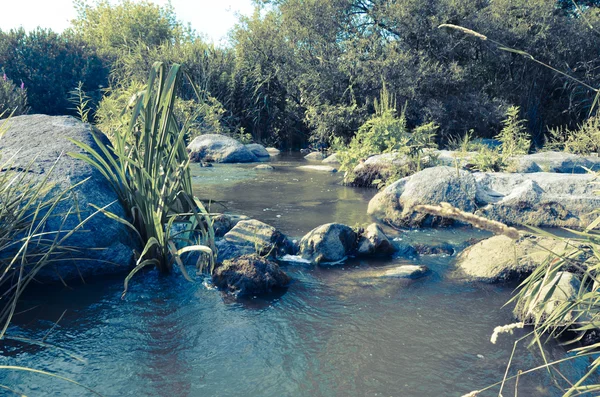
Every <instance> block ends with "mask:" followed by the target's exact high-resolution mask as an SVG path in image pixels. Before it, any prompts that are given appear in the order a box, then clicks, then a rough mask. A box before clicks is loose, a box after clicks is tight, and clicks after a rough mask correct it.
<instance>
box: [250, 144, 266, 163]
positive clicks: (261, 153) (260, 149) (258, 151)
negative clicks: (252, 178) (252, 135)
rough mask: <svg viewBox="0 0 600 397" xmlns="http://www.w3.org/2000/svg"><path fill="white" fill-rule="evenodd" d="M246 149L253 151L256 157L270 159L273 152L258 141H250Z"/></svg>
mask: <svg viewBox="0 0 600 397" xmlns="http://www.w3.org/2000/svg"><path fill="white" fill-rule="evenodd" d="M246 149H248V150H249V151H251V152H252V154H254V155H255V156H256V157H258V158H259V159H261V160H265V159H269V157H271V154H270V153H269V152H268V151H267V149H265V147H264V146H263V145H261V144H258V143H249V144H247V145H246Z"/></svg>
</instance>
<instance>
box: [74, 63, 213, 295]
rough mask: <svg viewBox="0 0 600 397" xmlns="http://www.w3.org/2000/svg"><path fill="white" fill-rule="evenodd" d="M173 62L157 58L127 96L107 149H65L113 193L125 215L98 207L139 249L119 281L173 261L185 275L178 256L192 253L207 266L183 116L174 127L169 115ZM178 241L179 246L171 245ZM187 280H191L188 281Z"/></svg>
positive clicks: (204, 225) (206, 226) (207, 236)
mask: <svg viewBox="0 0 600 397" xmlns="http://www.w3.org/2000/svg"><path fill="white" fill-rule="evenodd" d="M180 75H181V72H180V65H177V64H175V65H173V66H172V67H171V69H170V70H169V72H168V73H167V72H166V67H165V65H164V64H162V63H160V62H157V63H155V64H154V65H153V67H152V70H151V71H150V74H149V77H148V82H147V84H146V87H145V88H144V89H143V90H142V91H140V92H138V93H137V94H136V95H134V96H133V97H132V98H131V101H130V106H129V107H128V109H125V111H124V113H127V112H129V116H128V119H129V122H128V124H127V127H126V128H123V129H121V130H119V131H117V133H116V134H115V136H114V138H113V144H112V146H107V145H106V144H104V143H103V142H102V141H100V140H99V139H96V143H97V145H98V147H99V148H100V150H99V151H96V150H94V149H92V148H91V147H89V146H87V145H85V144H83V143H81V142H74V143H75V144H76V145H78V146H79V147H80V148H82V149H83V150H84V151H86V152H87V155H86V154H77V153H71V155H72V156H73V157H76V158H79V159H81V160H83V161H86V162H87V163H89V164H90V165H92V166H93V167H95V168H96V169H98V170H99V171H100V172H101V173H102V175H103V176H104V177H105V178H106V180H107V181H108V182H109V183H110V184H111V186H112V187H113V189H114V191H115V192H116V193H117V195H118V197H119V200H120V201H121V203H122V204H123V206H124V207H125V209H126V210H127V212H128V214H129V217H130V218H129V219H121V218H119V217H117V216H116V215H114V214H113V213H110V212H108V211H105V210H102V212H103V213H104V214H105V215H106V216H108V217H109V218H112V219H115V220H117V221H118V222H121V223H123V224H125V225H127V226H128V227H130V228H131V229H132V230H133V231H134V232H135V234H136V236H137V238H138V239H139V241H140V243H141V245H142V246H143V250H142V252H141V253H139V254H138V257H137V261H136V266H135V268H134V269H133V270H132V271H131V273H130V274H129V275H128V276H127V278H126V279H125V290H124V293H126V292H127V288H128V283H129V281H130V279H131V277H132V276H133V275H134V274H135V273H136V272H138V271H139V270H141V269H143V268H144V267H147V266H154V267H156V268H157V269H158V270H159V271H161V272H169V271H171V270H172V268H173V265H174V264H176V265H177V266H178V268H179V269H180V270H181V272H182V273H183V275H184V276H185V277H186V278H187V279H190V277H189V275H188V273H187V270H186V268H185V266H184V262H183V259H182V256H183V255H185V254H191V253H197V254H198V261H197V266H198V267H199V269H200V270H201V271H208V272H212V271H213V270H214V253H215V246H214V232H213V230H212V221H211V220H210V218H209V216H208V212H207V211H206V209H205V208H204V206H203V205H202V203H201V202H200V201H199V200H197V199H196V198H194V196H193V193H192V181H191V176H190V170H189V167H188V165H189V157H188V153H187V149H186V145H185V136H186V133H187V130H188V121H186V122H184V123H183V125H182V126H181V127H180V126H179V125H178V123H177V120H176V119H175V116H174V102H175V93H176V89H177V87H178V84H179V79H180ZM181 246H183V248H178V247H181ZM190 280H191V279H190Z"/></svg>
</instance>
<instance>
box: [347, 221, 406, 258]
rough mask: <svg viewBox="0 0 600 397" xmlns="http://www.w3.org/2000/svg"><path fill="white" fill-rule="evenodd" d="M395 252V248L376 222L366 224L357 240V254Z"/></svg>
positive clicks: (389, 254) (385, 254) (382, 254)
mask: <svg viewBox="0 0 600 397" xmlns="http://www.w3.org/2000/svg"><path fill="white" fill-rule="evenodd" d="M395 252H396V248H395V247H394V245H393V244H392V242H391V241H390V240H389V239H388V238H387V236H386V235H385V233H384V232H383V230H381V228H380V227H379V226H378V225H377V224H376V223H372V224H370V225H369V226H367V228H366V229H365V230H364V232H363V233H362V234H361V236H360V238H359V240H358V248H357V253H358V255H362V256H391V255H393V254H394V253H395Z"/></svg>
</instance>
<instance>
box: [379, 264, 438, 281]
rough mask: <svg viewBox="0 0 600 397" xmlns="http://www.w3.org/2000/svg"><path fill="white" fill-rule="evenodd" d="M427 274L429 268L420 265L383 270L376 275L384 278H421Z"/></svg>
mask: <svg viewBox="0 0 600 397" xmlns="http://www.w3.org/2000/svg"><path fill="white" fill-rule="evenodd" d="M427 274H429V268H428V267H427V266H421V265H402V266H397V267H393V268H391V269H385V270H383V271H382V272H380V273H379V274H378V277H386V278H410V279H416V278H421V277H424V276H426V275H427Z"/></svg>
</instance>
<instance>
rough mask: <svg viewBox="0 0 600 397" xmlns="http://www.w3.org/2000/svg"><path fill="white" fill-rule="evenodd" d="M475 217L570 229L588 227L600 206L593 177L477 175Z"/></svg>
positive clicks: (538, 174) (475, 176) (587, 175)
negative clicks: (477, 207) (476, 215)
mask: <svg viewBox="0 0 600 397" xmlns="http://www.w3.org/2000/svg"><path fill="white" fill-rule="evenodd" d="M473 175H474V178H475V180H476V182H477V201H478V204H479V205H480V207H481V208H480V209H479V210H478V211H477V212H476V214H478V215H481V216H485V217H487V218H490V219H493V220H497V221H500V222H504V223H506V224H508V225H529V226H540V227H569V228H575V229H582V228H585V227H586V226H587V225H589V224H590V223H591V222H592V221H593V220H594V219H595V218H596V216H597V215H596V214H593V213H592V212H593V211H594V210H595V209H596V208H598V207H599V206H600V196H598V195H597V194H596V192H595V191H596V190H597V186H596V185H595V184H594V183H593V180H594V179H595V176H594V175H591V174H585V175H582V174H579V175H572V174H557V173H548V172H538V173H532V174H507V173H475V174H473Z"/></svg>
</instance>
